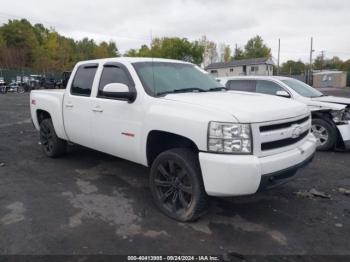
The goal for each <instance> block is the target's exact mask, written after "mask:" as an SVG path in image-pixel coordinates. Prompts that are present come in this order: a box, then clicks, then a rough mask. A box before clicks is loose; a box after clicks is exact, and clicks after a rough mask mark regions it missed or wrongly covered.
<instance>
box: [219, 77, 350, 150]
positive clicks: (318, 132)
mask: <svg viewBox="0 0 350 262" xmlns="http://www.w3.org/2000/svg"><path fill="white" fill-rule="evenodd" d="M217 80H218V81H219V82H220V83H221V84H223V85H225V86H226V88H227V89H229V90H236V91H246V92H254V93H255V92H256V93H261V94H269V95H277V96H281V97H285V98H291V99H294V100H296V101H299V102H301V103H304V104H306V105H307V106H308V107H309V109H310V111H311V114H312V127H311V132H312V133H313V134H314V135H315V137H316V139H317V149H318V150H321V151H326V150H330V149H341V150H350V98H345V97H334V96H327V95H324V94H322V93H321V92H320V91H318V90H316V89H315V88H313V87H311V86H309V85H307V84H305V83H303V82H301V81H299V80H296V79H293V78H290V77H283V76H233V77H221V78H217Z"/></svg>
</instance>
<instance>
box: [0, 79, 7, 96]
mask: <svg viewBox="0 0 350 262" xmlns="http://www.w3.org/2000/svg"><path fill="white" fill-rule="evenodd" d="M6 91H7V90H6V82H5V79H4V78H3V77H0V93H3V94H4V93H6Z"/></svg>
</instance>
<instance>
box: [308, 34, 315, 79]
mask: <svg viewBox="0 0 350 262" xmlns="http://www.w3.org/2000/svg"><path fill="white" fill-rule="evenodd" d="M313 42H314V39H313V38H312V37H311V47H310V65H309V77H308V82H309V84H310V85H311V84H312V82H311V78H312V53H313V52H315V50H314V47H313Z"/></svg>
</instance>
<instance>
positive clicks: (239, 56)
mask: <svg viewBox="0 0 350 262" xmlns="http://www.w3.org/2000/svg"><path fill="white" fill-rule="evenodd" d="M233 59H234V60H240V59H244V51H243V50H242V48H240V47H237V48H235V53H234V54H233Z"/></svg>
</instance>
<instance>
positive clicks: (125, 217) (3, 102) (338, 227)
mask: <svg viewBox="0 0 350 262" xmlns="http://www.w3.org/2000/svg"><path fill="white" fill-rule="evenodd" d="M327 92H328V93H329V91H327ZM334 93H335V94H336V95H341V94H343V95H346V96H349V97H350V91H349V90H348V91H346V92H345V91H334ZM28 102H29V97H28V94H22V95H19V94H6V95H0V162H2V163H4V164H5V165H4V166H2V167H0V236H1V237H0V254H225V253H226V254H227V253H229V252H236V253H239V254H245V255H247V254H343V255H346V254H347V255H350V241H349V239H350V196H346V195H344V194H342V193H340V192H338V189H339V188H348V189H350V172H349V169H350V161H349V160H350V153H343V152H337V153H335V152H328V153H317V154H316V157H315V159H314V161H313V163H312V164H311V165H309V166H308V167H306V168H305V169H303V170H302V172H300V174H299V176H298V177H297V178H296V179H295V180H293V181H292V182H290V183H288V184H287V185H285V186H283V187H280V188H278V189H275V190H271V191H268V192H263V193H259V194H256V195H254V196H249V197H239V198H225V199H214V198H213V199H212V200H211V208H210V212H209V213H208V214H207V215H206V216H205V217H203V218H202V219H201V220H200V221H198V222H195V223H190V224H182V223H178V222H175V221H173V220H170V219H168V218H167V217H165V216H163V215H162V214H161V213H159V212H158V210H157V209H156V208H155V206H154V205H153V203H152V200H151V194H150V192H149V190H148V184H147V169H146V168H144V167H142V166H139V165H136V164H133V163H130V162H128V161H124V160H121V159H118V158H114V157H111V156H108V155H105V154H102V153H98V152H95V151H92V150H88V149H85V148H81V147H73V148H72V149H71V150H70V151H71V152H70V153H69V154H68V155H67V156H66V157H64V158H60V159H48V158H46V157H45V156H44V154H43V153H42V151H41V148H40V145H39V144H38V133H37V132H36V131H35V130H34V128H33V126H32V124H31V122H30V114H29V108H28V107H29V103H28ZM312 188H315V189H317V190H319V191H322V192H324V193H326V194H329V195H330V196H331V199H327V198H319V197H315V198H308V197H303V196H298V195H297V194H295V192H298V191H307V190H310V189H312Z"/></svg>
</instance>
